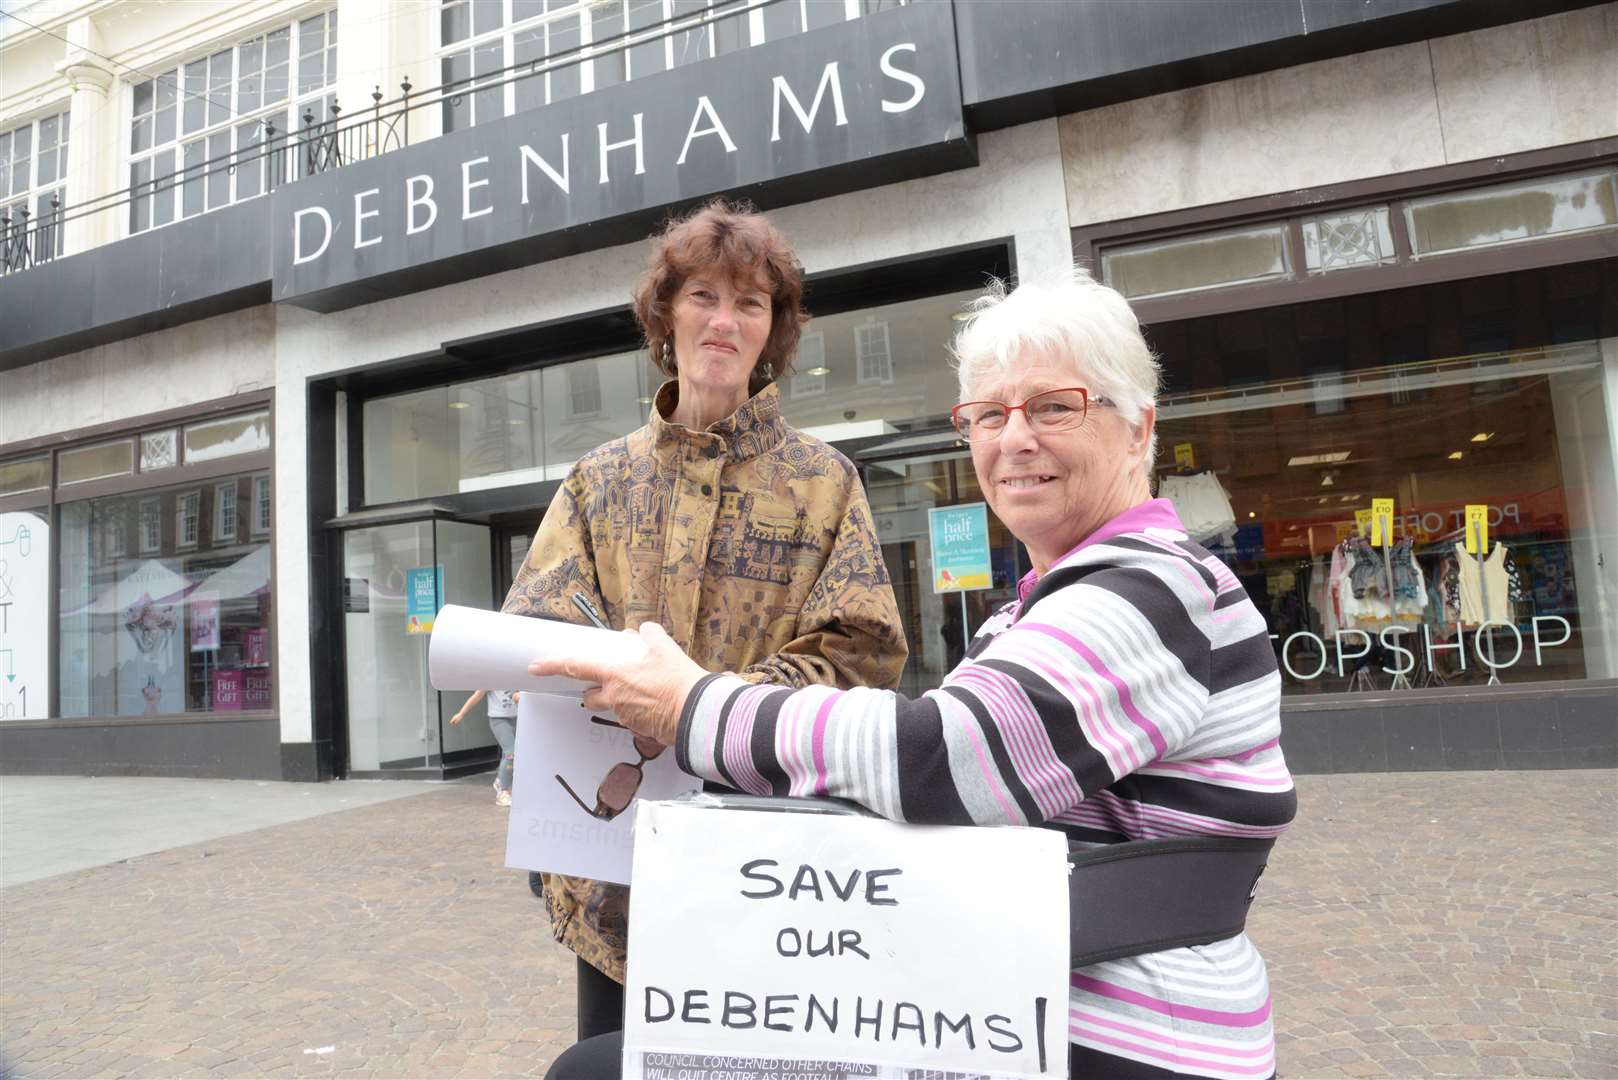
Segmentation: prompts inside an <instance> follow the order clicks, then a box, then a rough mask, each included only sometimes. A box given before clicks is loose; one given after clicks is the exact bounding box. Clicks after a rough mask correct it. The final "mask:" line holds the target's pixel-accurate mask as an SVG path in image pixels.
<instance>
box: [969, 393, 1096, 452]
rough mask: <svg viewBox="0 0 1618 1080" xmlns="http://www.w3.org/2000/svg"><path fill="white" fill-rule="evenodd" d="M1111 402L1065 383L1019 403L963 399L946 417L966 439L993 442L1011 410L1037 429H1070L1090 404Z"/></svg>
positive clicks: (1081, 417) (1003, 426) (1087, 410)
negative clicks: (1063, 385)
mask: <svg viewBox="0 0 1618 1080" xmlns="http://www.w3.org/2000/svg"><path fill="white" fill-rule="evenodd" d="M1111 404H1112V402H1111V401H1110V400H1108V399H1107V398H1104V397H1101V396H1100V395H1099V394H1098V395H1094V396H1092V395H1091V393H1090V391H1088V390H1086V389H1085V388H1084V387H1082V386H1066V387H1062V388H1061V389H1057V390H1046V391H1044V392H1042V393H1038V394H1035V395H1034V396H1033V397H1031V398H1029V399H1028V400H1027V401H1024V402H1023V403H1022V404H1021V405H1008V404H1007V403H1006V402H1004V401H963V402H961V403H960V404H959V405H957V406H955V408H953V409H951V410H950V412H949V419H950V423H952V424H954V425H955V430H956V432H957V433H958V434H959V435H960V436H961V438H963V439H965V440H966V441H967V442H992V441H993V440H995V439H998V438H999V437H1000V433H1001V432H1002V431H1004V430H1005V429H1006V424H1007V423H1009V422H1010V421H1011V414H1012V413H1014V412H1021V413H1022V414H1023V418H1024V419H1025V420H1027V421H1028V426H1029V427H1031V428H1033V429H1034V430H1035V431H1036V432H1046V431H1070V430H1072V429H1073V428H1076V427H1078V426H1079V425H1080V424H1082V423H1084V418H1085V416H1086V415H1088V413H1089V411H1090V406H1091V405H1100V406H1106V405H1111Z"/></svg>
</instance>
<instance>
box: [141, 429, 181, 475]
mask: <svg viewBox="0 0 1618 1080" xmlns="http://www.w3.org/2000/svg"><path fill="white" fill-rule="evenodd" d="M179 447H180V440H179V432H177V431H175V430H174V429H173V428H169V429H168V430H167V431H148V432H147V433H146V434H144V435H142V436H141V437H140V471H141V472H152V471H153V470H155V469H167V468H169V467H170V466H172V465H175V464H176V463H178V461H179V459H180V458H179Z"/></svg>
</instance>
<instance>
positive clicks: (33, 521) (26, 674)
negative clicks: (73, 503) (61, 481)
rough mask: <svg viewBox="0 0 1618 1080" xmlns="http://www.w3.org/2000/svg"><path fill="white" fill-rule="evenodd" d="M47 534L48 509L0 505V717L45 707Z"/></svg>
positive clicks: (37, 715) (37, 714) (29, 714)
mask: <svg viewBox="0 0 1618 1080" xmlns="http://www.w3.org/2000/svg"><path fill="white" fill-rule="evenodd" d="M3 469H4V466H0V470H3ZM51 537H52V529H51V522H50V514H49V512H48V511H46V510H11V511H4V510H0V673H3V674H4V675H5V678H3V679H0V721H5V720H43V719H45V718H46V716H47V711H48V709H49V705H50V686H51V678H50V672H51V647H50V642H51V625H52V624H51V617H52V613H51V605H50V588H49V585H50V579H51V574H50V558H51Z"/></svg>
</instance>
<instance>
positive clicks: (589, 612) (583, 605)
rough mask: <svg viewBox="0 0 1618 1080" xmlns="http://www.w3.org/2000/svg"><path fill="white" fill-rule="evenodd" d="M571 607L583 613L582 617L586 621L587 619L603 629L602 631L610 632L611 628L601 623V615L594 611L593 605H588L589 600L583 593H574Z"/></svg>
mask: <svg viewBox="0 0 1618 1080" xmlns="http://www.w3.org/2000/svg"><path fill="white" fill-rule="evenodd" d="M573 606H574V607H576V608H578V609H579V610H580V611H582V612H583V613H584V617H585V618H586V619H589V620H590V621H591V622H592V623H594V624H595V625H597V626H599V627H601V629H603V630H611V629H612V627H610V626H608V625H607V624H606V623H605V622H603V621H602V619H601V613H600V612H599V611H597V610H596V606H595V605H594V604H592V603H590V600H589V598H588V597H586V596H585V595H584V594H583V593H581V592H576V593H574V594H573Z"/></svg>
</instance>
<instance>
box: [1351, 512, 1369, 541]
mask: <svg viewBox="0 0 1618 1080" xmlns="http://www.w3.org/2000/svg"><path fill="white" fill-rule="evenodd" d="M1354 531H1355V532H1357V533H1359V534H1360V535H1361V536H1364V535H1365V534H1367V533H1369V532H1370V531H1371V512H1370V511H1369V510H1356V511H1354Z"/></svg>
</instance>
